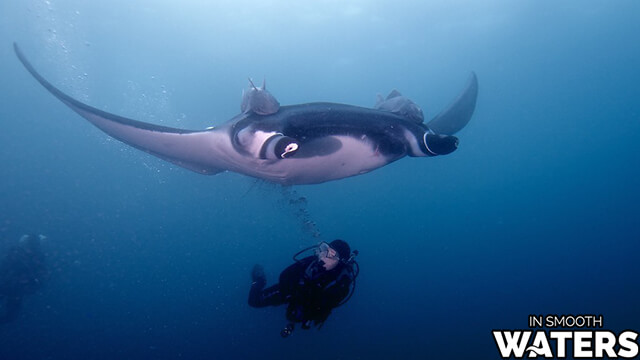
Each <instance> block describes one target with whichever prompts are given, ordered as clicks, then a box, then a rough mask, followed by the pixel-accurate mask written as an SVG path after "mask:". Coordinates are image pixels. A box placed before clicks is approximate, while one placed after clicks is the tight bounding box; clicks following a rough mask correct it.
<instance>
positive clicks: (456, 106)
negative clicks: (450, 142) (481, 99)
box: [427, 72, 478, 135]
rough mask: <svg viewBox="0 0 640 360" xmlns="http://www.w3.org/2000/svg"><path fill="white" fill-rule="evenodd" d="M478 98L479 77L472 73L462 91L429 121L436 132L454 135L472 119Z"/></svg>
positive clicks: (428, 124) (429, 125)
mask: <svg viewBox="0 0 640 360" xmlns="http://www.w3.org/2000/svg"><path fill="white" fill-rule="evenodd" d="M477 98H478V77H477V76H476V74H475V73H474V72H472V73H471V77H470V78H469V81H467V85H466V87H465V89H464V91H462V93H461V94H460V95H459V96H458V97H457V98H456V99H455V100H454V101H453V103H451V104H450V105H449V106H448V107H447V108H446V109H444V110H443V111H442V112H440V114H438V115H436V116H435V117H434V118H433V119H431V121H429V122H428V123H427V127H429V129H431V130H433V131H434V132H435V133H436V134H444V135H453V134H455V133H457V132H458V131H460V130H462V128H464V127H465V126H466V125H467V124H468V123H469V120H471V116H472V115H473V111H474V110H475V108H476V99H477Z"/></svg>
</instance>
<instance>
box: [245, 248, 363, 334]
mask: <svg viewBox="0 0 640 360" xmlns="http://www.w3.org/2000/svg"><path fill="white" fill-rule="evenodd" d="M311 249H314V252H315V254H314V255H310V256H307V257H305V258H303V259H298V258H297V257H298V256H299V255H300V254H302V253H304V252H306V251H308V250H311ZM357 255H358V251H357V250H355V251H353V253H352V252H351V248H350V247H349V244H347V243H346V242H345V241H343V240H339V239H337V240H333V241H332V242H330V243H328V244H327V243H326V242H321V243H320V244H319V245H317V246H311V247H308V248H306V249H303V250H301V251H299V252H298V253H297V254H295V255H294V256H293V260H294V261H295V263H294V264H292V265H290V266H289V267H287V268H286V269H284V271H282V273H281V274H280V281H279V283H278V284H275V285H273V286H270V287H268V288H266V289H265V288H264V287H265V285H266V284H267V278H266V276H265V274H264V270H263V268H262V266H260V265H255V266H254V267H253V270H252V272H251V278H252V281H253V282H252V284H251V290H250V291H249V306H251V307H255V308H261V307H266V306H278V305H282V304H288V306H287V313H286V314H287V316H286V317H287V320H288V323H287V325H286V326H285V327H284V329H282V331H281V332H280V335H282V337H287V336H289V335H291V333H292V332H293V329H294V324H295V323H301V326H302V328H303V329H309V328H311V325H312V323H313V325H315V326H317V327H318V328H320V327H321V326H322V324H324V322H325V321H326V320H327V318H328V317H329V314H331V310H332V309H334V308H336V307H338V306H340V305H342V304H344V303H346V302H347V301H348V300H349V299H350V298H351V295H353V292H354V290H355V285H356V283H355V280H356V277H357V276H358V273H359V272H360V268H359V266H358V263H357V262H356V261H355V257H356V256H357Z"/></svg>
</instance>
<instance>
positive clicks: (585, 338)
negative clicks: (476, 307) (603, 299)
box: [493, 315, 639, 359]
mask: <svg viewBox="0 0 640 360" xmlns="http://www.w3.org/2000/svg"><path fill="white" fill-rule="evenodd" d="M603 326H604V319H603V317H602V315H546V316H543V315H529V329H528V330H494V331H493V339H494V341H495V343H496V346H497V347H498V351H500V356H501V357H502V358H503V359H509V358H512V357H513V358H516V359H523V358H531V359H535V358H537V357H539V356H540V357H544V358H547V359H550V358H559V359H563V358H566V357H567V356H572V357H573V358H576V359H602V358H604V357H605V356H606V357H607V358H622V359H633V358H635V357H637V356H638V351H639V347H638V332H636V331H633V330H624V331H621V332H620V333H618V334H616V333H614V332H612V331H609V330H599V329H602V327H603ZM544 328H546V329H547V330H545V329H544ZM551 329H553V330H551Z"/></svg>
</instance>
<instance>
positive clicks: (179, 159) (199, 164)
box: [13, 43, 226, 174]
mask: <svg viewBox="0 0 640 360" xmlns="http://www.w3.org/2000/svg"><path fill="white" fill-rule="evenodd" d="M13 48H14V50H15V52H16V55H17V56H18V59H20V61H21V62H22V64H23V65H24V67H25V68H26V69H27V70H28V71H29V72H30V73H31V75H33V77H34V78H36V80H38V82H40V84H42V86H44V87H45V88H46V89H47V90H48V91H49V92H50V93H52V94H53V95H54V96H55V97H57V98H58V99H59V100H60V101H62V102H63V103H65V104H66V105H67V106H68V107H70V108H71V109H72V110H73V111H75V112H76V113H78V114H80V116H82V117H84V118H85V119H87V120H89V122H91V123H92V124H93V125H95V126H96V127H98V128H99V129H100V130H102V131H104V132H105V133H107V134H108V135H110V136H112V137H113V138H115V139H117V140H120V141H122V142H123V143H125V144H128V145H131V146H133V147H135V148H138V149H140V150H143V151H145V152H148V153H149V154H152V155H154V156H157V157H159V158H161V159H163V160H167V161H170V162H172V163H174V164H176V165H179V166H181V167H184V168H187V169H189V170H193V171H195V172H197V173H200V174H216V173H219V172H222V171H225V170H226V169H225V167H224V162H222V161H220V160H219V158H220V157H222V156H224V154H223V153H221V151H220V150H216V149H218V148H219V146H217V144H219V143H220V141H221V140H223V138H224V134H221V133H220V132H219V131H217V130H205V131H192V130H184V129H176V128H171V127H167V126H160V125H154V124H149V123H145V122H142V121H137V120H133V119H128V118H125V117H122V116H118V115H115V114H111V113H108V112H106V111H102V110H99V109H96V108H94V107H91V106H89V105H87V104H84V103H81V102H80V101H78V100H76V99H74V98H72V97H71V96H69V95H67V94H65V93H63V92H62V91H60V90H59V89H58V88H56V87H55V86H53V85H51V83H49V82H48V81H47V80H46V79H44V78H43V77H42V76H41V75H40V74H39V73H38V72H37V71H36V70H35V69H34V67H33V66H32V65H31V64H30V63H29V61H28V60H27V59H26V58H25V56H24V55H23V54H22V51H20V48H19V47H18V45H17V44H15V43H14V44H13ZM216 155H218V156H216Z"/></svg>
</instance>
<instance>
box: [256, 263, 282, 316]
mask: <svg viewBox="0 0 640 360" xmlns="http://www.w3.org/2000/svg"><path fill="white" fill-rule="evenodd" d="M251 280H253V282H252V283H251V290H250V291H249V306H251V307H265V306H270V305H271V306H277V305H282V304H284V296H282V294H281V293H280V285H279V284H276V285H273V286H271V287H269V288H266V289H264V287H265V285H267V277H266V276H265V274H264V269H263V268H262V266H260V265H255V266H254V267H253V269H252V270H251Z"/></svg>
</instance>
